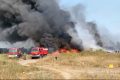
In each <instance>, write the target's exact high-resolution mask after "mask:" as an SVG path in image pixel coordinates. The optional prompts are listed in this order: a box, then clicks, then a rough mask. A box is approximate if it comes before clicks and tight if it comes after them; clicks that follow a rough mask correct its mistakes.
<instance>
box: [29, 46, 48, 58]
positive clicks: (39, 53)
mask: <svg viewBox="0 0 120 80" xmlns="http://www.w3.org/2000/svg"><path fill="white" fill-rule="evenodd" d="M30 54H31V57H32V58H36V57H38V58H39V57H43V56H45V55H47V54H48V48H44V47H35V48H32V50H31V53H30Z"/></svg>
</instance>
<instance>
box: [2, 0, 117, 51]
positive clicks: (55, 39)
mask: <svg viewBox="0 0 120 80" xmlns="http://www.w3.org/2000/svg"><path fill="white" fill-rule="evenodd" d="M102 33H103V32H102V31H99V29H98V26H97V24H96V23H94V22H87V21H86V18H85V8H84V6H82V5H81V4H80V5H76V6H75V7H73V8H71V9H69V10H64V9H61V7H60V6H59V4H58V1H57V0H0V45H3V46H4V47H25V48H30V47H34V46H45V47H49V48H54V49H55V50H57V49H59V48H67V49H70V48H77V49H79V50H83V49H90V48H101V47H103V48H108V47H111V45H112V44H114V45H115V46H116V43H113V41H112V40H111V38H110V39H109V42H107V41H106V39H107V38H106V37H105V36H104V34H102ZM118 43H119V42H118ZM108 44H109V45H108ZM117 46H119V45H117ZM0 47H2V46H0ZM112 47H113V46H112Z"/></svg>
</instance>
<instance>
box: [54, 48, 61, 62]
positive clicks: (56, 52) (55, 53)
mask: <svg viewBox="0 0 120 80" xmlns="http://www.w3.org/2000/svg"><path fill="white" fill-rule="evenodd" d="M59 54H60V53H59V51H58V50H57V51H55V52H53V53H52V56H53V57H54V58H55V59H56V60H57V59H58V56H59Z"/></svg>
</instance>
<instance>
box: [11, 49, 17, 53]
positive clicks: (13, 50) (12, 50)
mask: <svg viewBox="0 0 120 80" xmlns="http://www.w3.org/2000/svg"><path fill="white" fill-rule="evenodd" d="M9 52H17V49H9Z"/></svg>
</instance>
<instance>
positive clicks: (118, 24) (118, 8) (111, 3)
mask: <svg viewBox="0 0 120 80" xmlns="http://www.w3.org/2000/svg"><path fill="white" fill-rule="evenodd" d="M60 2H61V5H62V6H65V7H71V6H74V5H76V4H79V3H81V4H83V5H84V6H85V7H86V13H85V15H86V19H87V21H95V22H97V24H98V25H99V26H101V27H107V28H108V29H109V30H110V32H111V33H113V34H120V0H61V1H60Z"/></svg>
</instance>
